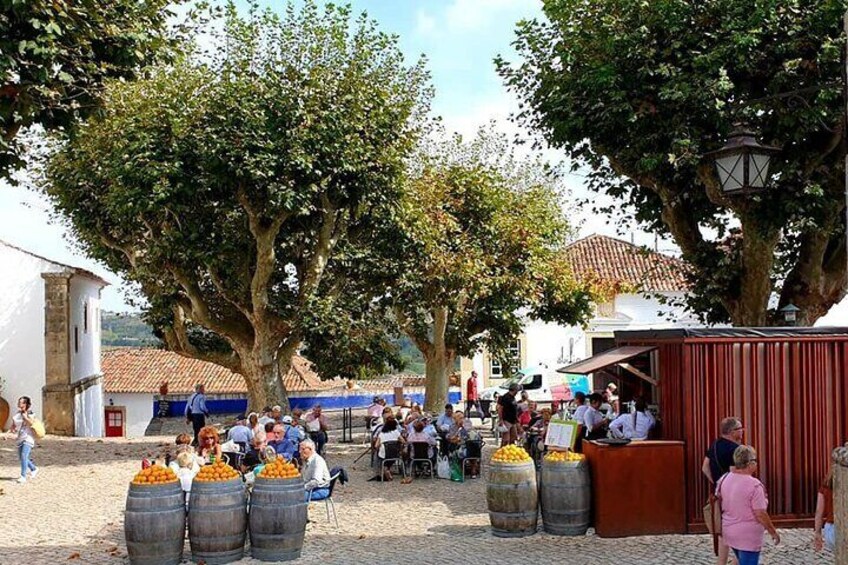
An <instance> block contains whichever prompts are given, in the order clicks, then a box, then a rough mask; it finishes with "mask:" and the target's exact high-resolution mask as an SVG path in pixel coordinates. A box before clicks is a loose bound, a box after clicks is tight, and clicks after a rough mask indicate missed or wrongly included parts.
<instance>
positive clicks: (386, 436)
mask: <svg viewBox="0 0 848 565" xmlns="http://www.w3.org/2000/svg"><path fill="white" fill-rule="evenodd" d="M389 441H397V442H400V444H401V453H402V452H403V446H404V445H405V444H406V440H405V439H404V438H403V436H402V435H401V434H400V426H398V423H397V420H396V419H395V417H394V416H389V417H388V418H386V423H385V424H383V427H382V428H381V430H380V433H379V434H377V438H376V440H375V442H374V447H375V448H376V449H377V457H375V458H374V467H375V470H376V471H377V473H382V474H383V479H384V480H386V481H391V480H392V472H391V470H389V469H384V468H383V459H385V457H386V447H385V446H384V445H383V444H384V443H386V442H389ZM377 478H378V479H379V475H377Z"/></svg>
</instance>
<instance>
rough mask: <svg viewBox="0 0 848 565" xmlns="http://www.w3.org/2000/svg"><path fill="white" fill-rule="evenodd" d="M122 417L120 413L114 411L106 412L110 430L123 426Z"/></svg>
mask: <svg viewBox="0 0 848 565" xmlns="http://www.w3.org/2000/svg"><path fill="white" fill-rule="evenodd" d="M122 416H123V414H121V413H120V412H117V411H114V410H113V411H109V412H108V419H109V421H108V423H107V425H108V426H109V427H110V428H117V427H120V426H123V425H124V422H123V418H122Z"/></svg>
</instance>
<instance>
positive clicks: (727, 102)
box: [497, 0, 846, 322]
mask: <svg viewBox="0 0 848 565" xmlns="http://www.w3.org/2000/svg"><path fill="white" fill-rule="evenodd" d="M845 9H846V6H845V3H844V2H842V1H837V0H816V1H812V2H802V3H799V2H789V3H787V2H779V1H777V0H705V1H701V2H686V1H680V0H656V1H651V2H645V1H643V0H598V1H595V2H586V1H584V0H546V1H545V3H544V10H545V14H546V15H547V18H548V21H547V22H540V21H523V22H521V23H519V25H518V30H517V41H516V46H517V49H518V51H519V53H520V55H521V58H522V59H521V61H520V62H519V63H518V64H510V63H508V62H506V61H504V60H498V62H497V66H498V70H499V73H500V74H501V75H502V77H503V78H504V80H505V82H506V84H507V85H508V87H509V88H510V89H511V90H513V91H514V92H516V93H517V94H518V95H519V96H520V97H521V99H522V101H523V111H522V112H521V115H520V118H521V120H522V121H523V122H524V123H526V124H528V125H530V126H532V127H534V128H536V129H538V130H539V131H541V132H542V133H543V134H544V136H545V138H546V139H547V141H548V142H549V143H551V144H552V145H553V146H555V147H559V148H562V149H564V150H565V151H566V152H567V153H568V154H569V155H570V156H571V157H572V158H574V159H575V163H576V165H575V166H582V165H588V166H589V167H591V169H592V172H591V173H590V174H589V176H588V179H587V184H588V187H589V188H590V189H591V190H592V191H593V192H596V193H600V194H607V195H609V196H611V197H613V199H614V202H615V203H614V205H613V206H611V207H609V208H605V209H603V208H602V209H598V210H597V211H599V212H604V213H609V214H616V213H618V215H619V216H620V219H621V220H622V222H623V223H625V224H630V225H632V223H633V222H636V223H638V224H640V225H641V227H642V228H644V229H646V230H648V231H652V232H655V233H658V234H661V235H667V234H669V233H670V234H671V235H673V236H674V238H675V240H676V242H677V243H678V244H679V245H680V247H681V248H682V250H683V253H684V258H685V259H686V260H687V261H688V262H689V263H690V264H691V265H692V266H693V267H694V269H693V271H692V279H691V282H692V285H693V288H692V290H693V292H692V295H691V301H690V306H691V307H692V308H693V309H694V310H695V311H696V312H698V313H699V314H701V315H702V316H703V317H704V318H705V319H706V320H708V321H713V322H717V321H727V320H728V319H730V318H734V320H735V321H739V319H740V317H741V318H744V317H745V316H744V313H745V312H744V310H745V305H744V304H743V303H744V302H745V300H746V296H745V294H746V293H748V294H758V295H757V296H755V297H754V299H755V300H757V301H759V302H758V304H757V305H756V308H759V309H760V311H763V310H764V309H765V308H766V303H767V300H768V294H769V293H770V291H771V290H776V291H778V292H781V291H782V292H783V297H782V302H783V303H785V301H787V300H790V299H791V300H796V304H797V303H798V302H797V301H798V300H801V301H804V300H807V301H809V305H808V306H807V309H808V310H809V311H810V315H811V316H812V318H813V319H815V315H814V314H813V312H812V310H818V309H821V308H820V307H821V306H823V305H829V304H832V303H833V300H834V299H838V298H839V297H841V293H840V292H838V291H837V292H833V288H836V289H838V288H839V286H840V285H839V284H836V286H835V287H834V284H835V281H836V282H840V283H841V280H844V276H845V273H844V265H843V266H842V267H841V268H840V267H839V264H840V261H841V263H842V264H844V263H845V257H844V247H845V246H844V226H843V223H844V222H843V221H842V218H841V214H842V210H843V208H844V178H843V169H844V166H843V160H844V156H845V150H846V144H845V142H844V139H843V131H844V125H843V122H844V105H845V100H844V98H843V95H842V92H843V78H842V75H843V72H844V68H843V65H844V63H843V61H844V59H843V57H844V42H845V37H844V35H843V32H842V17H843V15H844V13H845ZM793 92H795V93H797V94H796V95H792V94H791V93H793ZM737 122H744V123H746V124H748V125H749V126H751V127H753V128H754V129H755V130H756V131H758V132H759V134H760V138H761V140H762V141H763V142H764V143H767V144H772V145H778V146H782V147H783V149H784V150H783V152H782V153H781V154H780V155H779V157H778V158H777V161H778V162H777V163H776V164H775V169H777V170H778V171H779V174H778V176H777V177H776V178H775V182H774V186H773V188H772V190H771V191H770V192H769V193H768V194H767V195H764V196H758V197H755V198H753V199H750V200H744V199H738V198H736V199H729V198H726V197H724V196H723V195H722V194H721V193H720V191H719V190H718V188H717V185H716V180H715V176H714V173H713V172H712V170H711V169H710V167H709V163H706V162H705V161H704V159H703V156H704V154H705V153H707V152H709V151H712V150H714V149H717V148H719V147H721V146H722V145H723V143H724V141H725V140H726V139H727V136H728V134H729V133H730V131H731V130H732V128H733V124H734V123H737ZM733 216H736V218H738V220H739V221H740V222H741V224H742V231H741V233H740V234H737V235H741V236H742V237H743V241H744V242H745V244H744V245H741V244H740V245H739V247H738V249H739V252H738V253H736V254H731V255H728V254H727V253H725V251H726V248H727V246H728V245H730V246H733V245H734V244H733V243H732V241H729V240H728V241H725V238H726V237H729V236H730V234H729V229H730V228H731V227H732V226H733V225H734V222H735V220H734V219H733ZM710 233H714V234H716V235H715V236H714V237H713V236H712V235H710ZM840 241H842V244H841V245H839V242H840ZM778 242H779V243H778ZM761 243H762V244H761ZM775 245H777V247H775ZM840 247H841V248H843V251H840ZM775 253H776V254H777V256H778V257H777V261H775V262H774V265H772V264H771V263H772V257H773V256H774V255H775ZM840 254H841V255H840ZM728 259H730V260H728ZM822 271H824V276H819V275H820V274H821V273H822ZM784 280H786V281H788V282H787V284H786V285H785V287H783V288H782V282H783V281H784ZM751 281H755V282H756V281H760V282H756V284H759V285H760V288H757V289H754V290H756V291H757V292H754V290H751V292H750V293H749V291H748V287H746V286H745V285H746V284H749V283H751ZM841 284H842V286H843V287H844V283H841ZM843 292H844V291H843ZM825 310H826V308H825ZM740 312H741V313H740ZM755 318H757V319H760V320H761V319H762V316H761V315H757V316H755ZM742 321H744V320H742Z"/></svg>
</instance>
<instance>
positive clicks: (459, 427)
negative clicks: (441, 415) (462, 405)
mask: <svg viewBox="0 0 848 565" xmlns="http://www.w3.org/2000/svg"><path fill="white" fill-rule="evenodd" d="M473 429H474V427H473V426H472V424H471V421H470V420H466V419H465V414H463V413H462V411H460V410H457V411H456V412H454V413H453V424H451V427H450V428H449V429H448V435H447V440H448V444H450V446H451V447H450V450H451V451H454V450H455V449H456V448H458V447H460V446H461V445H462V444H463V443H465V442H466V441H467V440H468V435H469V433H470V432H471V431H472V430H473Z"/></svg>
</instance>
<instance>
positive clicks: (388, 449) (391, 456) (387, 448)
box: [380, 441, 406, 483]
mask: <svg viewBox="0 0 848 565" xmlns="http://www.w3.org/2000/svg"><path fill="white" fill-rule="evenodd" d="M382 446H383V453H385V455H386V456H385V457H383V462H382V463H381V465H380V482H381V483H382V482H383V481H384V480H385V478H384V476H383V472H384V471H385V469H386V463H388V464H389V471H391V470H392V467H394V466H395V465H397V466H398V467H400V472H401V473H402V474H403V477H404V478H406V466H405V465H404V464H403V457H402V455H401V451H400V442H399V441H387V442H385V443H383V444H382Z"/></svg>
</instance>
